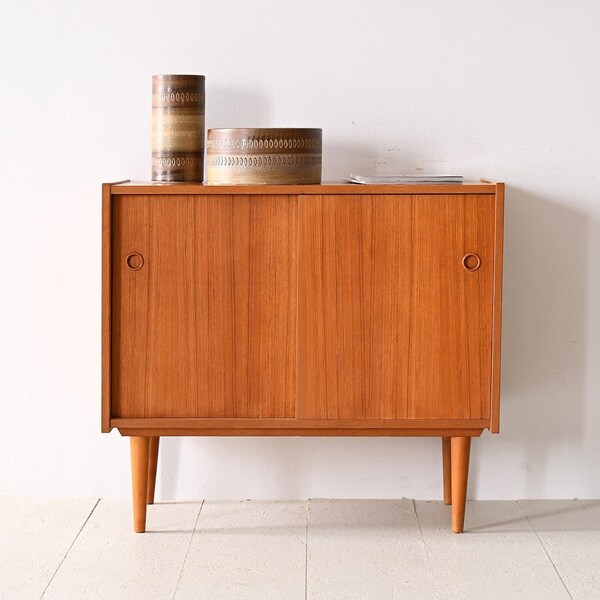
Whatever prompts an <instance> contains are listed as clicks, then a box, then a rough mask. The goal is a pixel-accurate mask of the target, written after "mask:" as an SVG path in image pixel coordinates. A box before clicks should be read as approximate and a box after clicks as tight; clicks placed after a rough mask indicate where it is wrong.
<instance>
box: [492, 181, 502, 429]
mask: <svg viewBox="0 0 600 600" xmlns="http://www.w3.org/2000/svg"><path fill="white" fill-rule="evenodd" d="M494 217H495V226H494V234H495V240H494V292H493V294H494V313H493V326H492V385H491V388H492V392H491V394H492V405H491V426H490V431H491V432H492V433H498V432H499V431H500V357H501V351H502V343H501V341H502V274H503V256H504V184H503V183H497V184H496V198H495V212H494Z"/></svg>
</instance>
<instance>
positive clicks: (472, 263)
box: [462, 252, 481, 272]
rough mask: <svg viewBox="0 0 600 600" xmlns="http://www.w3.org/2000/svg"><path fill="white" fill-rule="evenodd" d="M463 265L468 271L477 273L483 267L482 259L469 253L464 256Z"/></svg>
mask: <svg viewBox="0 0 600 600" xmlns="http://www.w3.org/2000/svg"><path fill="white" fill-rule="evenodd" d="M462 265H463V267H464V268H465V270H466V271H471V272H473V271H477V269H479V267H480V266H481V258H479V255H478V254H474V253H472V252H469V253H468V254H465V255H464V256H463V259H462Z"/></svg>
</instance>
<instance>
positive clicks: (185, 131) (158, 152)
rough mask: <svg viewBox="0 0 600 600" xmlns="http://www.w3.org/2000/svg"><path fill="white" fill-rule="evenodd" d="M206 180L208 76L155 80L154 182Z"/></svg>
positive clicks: (167, 76) (161, 77) (166, 77)
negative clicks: (205, 143)
mask: <svg viewBox="0 0 600 600" xmlns="http://www.w3.org/2000/svg"><path fill="white" fill-rule="evenodd" d="M203 178H204V75H153V77H152V181H202V180H203Z"/></svg>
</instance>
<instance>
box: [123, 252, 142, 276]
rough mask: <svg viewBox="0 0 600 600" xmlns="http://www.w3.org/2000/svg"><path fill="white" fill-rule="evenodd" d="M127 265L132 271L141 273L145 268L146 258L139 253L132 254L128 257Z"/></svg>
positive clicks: (126, 259)
mask: <svg viewBox="0 0 600 600" xmlns="http://www.w3.org/2000/svg"><path fill="white" fill-rule="evenodd" d="M125 264H126V265H127V268H128V269H129V270H130V271H139V270H140V269H141V268H142V267H143V266H144V257H143V256H142V255H141V254H140V253H139V252H132V253H131V254H128V255H127V256H126V258H125Z"/></svg>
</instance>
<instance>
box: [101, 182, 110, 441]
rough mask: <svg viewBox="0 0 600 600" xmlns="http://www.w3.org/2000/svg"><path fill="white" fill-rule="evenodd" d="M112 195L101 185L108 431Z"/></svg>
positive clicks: (105, 427) (105, 416)
mask: <svg viewBox="0 0 600 600" xmlns="http://www.w3.org/2000/svg"><path fill="white" fill-rule="evenodd" d="M111 254H112V197H111V194H110V183H104V184H103V185H102V422H101V430H102V432H104V433H107V432H109V431H110V429H111V427H110V411H111V373H110V372H111V365H110V361H111V293H112V292H111V287H112V262H111Z"/></svg>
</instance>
